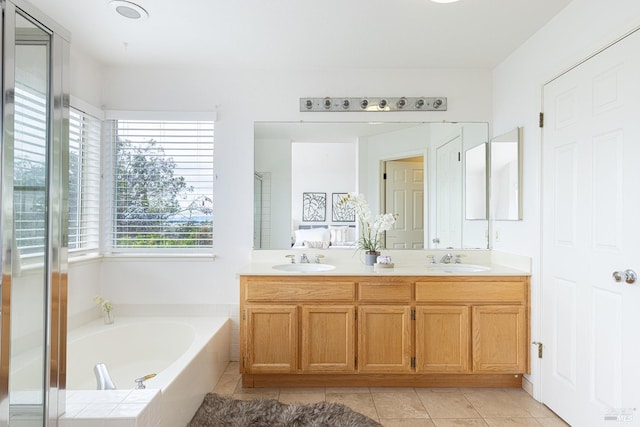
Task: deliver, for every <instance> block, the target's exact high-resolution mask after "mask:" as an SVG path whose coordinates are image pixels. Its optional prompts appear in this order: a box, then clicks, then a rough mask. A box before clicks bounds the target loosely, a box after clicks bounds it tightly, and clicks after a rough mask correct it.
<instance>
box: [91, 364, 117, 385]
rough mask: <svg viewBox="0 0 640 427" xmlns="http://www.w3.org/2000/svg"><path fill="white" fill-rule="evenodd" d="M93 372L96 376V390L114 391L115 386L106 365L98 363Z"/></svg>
mask: <svg viewBox="0 0 640 427" xmlns="http://www.w3.org/2000/svg"><path fill="white" fill-rule="evenodd" d="M93 372H94V373H95V374H96V382H97V387H96V390H116V385H115V384H114V383H113V381H112V380H111V376H110V375H109V371H108V370H107V365H105V364H104V363H98V364H97V365H95V366H94V367H93Z"/></svg>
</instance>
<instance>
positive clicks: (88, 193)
mask: <svg viewBox="0 0 640 427" xmlns="http://www.w3.org/2000/svg"><path fill="white" fill-rule="evenodd" d="M100 129H101V122H100V120H99V119H97V118H95V117H93V116H90V115H88V114H86V113H84V112H82V111H79V110H77V109H75V108H71V110H70V115H69V251H70V252H88V251H97V250H98V245H99V232H100V221H99V219H100V215H99V214H100Z"/></svg>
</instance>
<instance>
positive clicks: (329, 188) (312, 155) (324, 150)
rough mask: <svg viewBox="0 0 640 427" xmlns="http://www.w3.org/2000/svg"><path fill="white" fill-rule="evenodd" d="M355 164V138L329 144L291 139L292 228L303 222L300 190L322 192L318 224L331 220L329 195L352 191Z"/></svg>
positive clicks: (354, 189) (354, 187) (330, 198)
mask: <svg viewBox="0 0 640 427" xmlns="http://www.w3.org/2000/svg"><path fill="white" fill-rule="evenodd" d="M355 164H356V143H355V141H354V142H334V143H331V144H328V143H325V142H295V141H294V143H293V144H292V145H291V173H292V175H291V176H292V180H291V218H292V220H293V222H292V224H293V226H294V229H297V226H298V225H300V224H305V222H303V221H302V208H303V203H302V193H304V192H317V193H325V194H326V206H325V208H326V209H325V221H323V222H321V224H329V223H332V222H333V221H332V194H333V193H352V192H354V191H356V171H355ZM306 224H309V223H306ZM311 224H318V223H311ZM280 247H281V248H282V247H284V246H280Z"/></svg>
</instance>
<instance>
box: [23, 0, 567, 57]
mask: <svg viewBox="0 0 640 427" xmlns="http://www.w3.org/2000/svg"><path fill="white" fill-rule="evenodd" d="M134 1H135V2H137V3H138V4H139V5H140V6H142V7H144V8H145V9H146V10H147V11H148V13H149V18H148V19H146V20H140V21H132V20H128V19H126V18H123V17H121V16H119V15H117V14H116V13H115V11H114V10H113V8H111V7H110V6H109V0H30V3H31V4H33V5H34V6H36V7H37V8H39V9H40V10H41V11H43V12H44V13H46V14H47V15H49V16H50V17H51V18H53V19H54V20H55V21H57V22H58V24H60V25H62V26H63V27H65V28H66V29H67V30H69V32H70V33H71V41H72V44H73V46H74V47H75V48H76V49H78V50H81V51H83V52H85V53H86V54H88V55H90V56H91V57H93V58H95V59H96V60H97V61H99V62H100V63H102V64H103V65H106V66H148V65H161V66H172V65H184V64H189V65H192V66H202V67H209V68H215V69H331V68H342V69H344V68H485V69H491V68H493V67H494V66H496V65H497V64H498V63H499V62H500V61H502V60H503V59H504V58H505V57H507V56H508V55H509V54H510V53H511V52H513V51H514V50H515V48H516V47H518V46H519V45H521V44H522V43H523V42H524V41H526V40H527V39H528V38H529V37H530V36H531V35H532V34H533V33H535V32H536V31H537V30H538V29H539V28H541V27H542V26H543V25H544V24H545V23H547V22H548V21H549V20H550V19H551V18H552V17H553V16H555V15H556V14H557V13H558V12H559V11H560V10H561V9H563V8H564V7H565V6H566V5H567V4H569V3H570V1H571V0H461V1H460V2H458V3H452V4H437V3H432V2H431V1H429V0H315V1H312V0H181V1H175V0H134Z"/></svg>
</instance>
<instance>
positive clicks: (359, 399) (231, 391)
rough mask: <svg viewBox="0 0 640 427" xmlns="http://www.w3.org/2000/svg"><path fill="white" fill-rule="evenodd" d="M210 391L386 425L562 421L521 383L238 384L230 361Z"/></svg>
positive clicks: (547, 423) (234, 365)
mask: <svg viewBox="0 0 640 427" xmlns="http://www.w3.org/2000/svg"><path fill="white" fill-rule="evenodd" d="M214 391H215V392H216V393H218V394H221V395H232V396H233V397H234V398H236V399H244V400H248V399H278V400H279V401H280V402H283V403H292V402H299V403H313V402H319V401H327V402H338V403H342V404H344V405H346V406H348V407H350V408H351V409H353V410H354V411H357V412H360V413H361V414H364V415H366V416H368V417H371V418H373V419H374V420H376V421H379V422H380V423H381V424H382V425H383V426H385V427H400V426H402V427H423V426H436V427H441V426H442V427H452V426H474V427H475V426H495V427H504V426H566V425H567V424H566V423H564V422H563V421H562V420H561V419H560V418H558V417H557V416H556V415H555V414H554V413H553V412H551V411H550V410H549V409H548V408H547V407H546V406H544V405H542V404H540V403H539V402H537V401H536V400H534V399H533V398H532V397H531V396H529V395H528V394H527V393H526V392H525V391H524V390H522V389H504V388H413V387H395V388H394V387H380V388H378V387H356V388H339V387H336V388H330V387H326V388H243V387H242V385H241V384H240V374H238V364H237V363H233V362H232V363H230V364H229V367H228V368H227V370H226V371H225V373H224V374H223V375H222V378H220V381H218V384H217V385H216V388H215V389H214Z"/></svg>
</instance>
